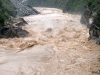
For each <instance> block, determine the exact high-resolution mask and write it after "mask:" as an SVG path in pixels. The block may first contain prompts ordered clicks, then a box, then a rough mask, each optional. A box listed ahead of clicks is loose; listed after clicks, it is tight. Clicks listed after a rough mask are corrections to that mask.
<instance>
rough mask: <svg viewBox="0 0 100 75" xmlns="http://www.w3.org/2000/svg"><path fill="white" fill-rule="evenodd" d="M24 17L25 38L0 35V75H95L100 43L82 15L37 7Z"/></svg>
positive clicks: (99, 65)
mask: <svg viewBox="0 0 100 75" xmlns="http://www.w3.org/2000/svg"><path fill="white" fill-rule="evenodd" d="M36 9H37V10H38V11H40V12H41V14H39V15H31V16H28V17H24V19H25V20H26V21H27V22H28V25H26V26H24V27H23V29H26V30H28V31H29V32H30V34H29V35H28V37H26V38H14V39H0V75H96V74H92V73H91V71H92V70H98V69H100V63H99V62H98V61H97V58H99V57H100V46H99V45H96V44H95V42H94V41H88V40H87V38H88V36H89V35H88V29H87V28H86V27H85V26H84V25H81V24H80V22H79V21H80V15H72V14H68V13H62V11H61V10H59V9H54V8H36Z"/></svg>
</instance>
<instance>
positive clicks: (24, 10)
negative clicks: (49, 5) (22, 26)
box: [10, 0, 38, 17]
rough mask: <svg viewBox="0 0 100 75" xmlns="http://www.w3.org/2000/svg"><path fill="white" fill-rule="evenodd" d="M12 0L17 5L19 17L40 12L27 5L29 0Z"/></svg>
mask: <svg viewBox="0 0 100 75" xmlns="http://www.w3.org/2000/svg"><path fill="white" fill-rule="evenodd" d="M10 1H11V3H12V4H13V5H14V6H15V7H16V14H17V17H18V16H21V17H23V16H28V15H34V14H38V12H37V11H36V10H35V9H33V8H31V7H29V6H28V5H27V0H10ZM34 10H35V11H34Z"/></svg>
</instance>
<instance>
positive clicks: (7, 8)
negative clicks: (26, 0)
mask: <svg viewBox="0 0 100 75" xmlns="http://www.w3.org/2000/svg"><path fill="white" fill-rule="evenodd" d="M14 11H15V8H14V6H13V5H12V4H11V3H10V1H9V0H0V27H2V26H4V25H5V24H4V22H5V20H6V19H7V18H8V17H9V15H11V16H14Z"/></svg>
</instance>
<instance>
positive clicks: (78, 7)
mask: <svg viewBox="0 0 100 75" xmlns="http://www.w3.org/2000/svg"><path fill="white" fill-rule="evenodd" d="M87 3H88V2H87V0H28V4H29V5H31V6H37V7H41V6H42V7H56V8H61V9H63V10H64V11H73V12H78V11H82V10H83V9H84V6H85V5H86V4H87Z"/></svg>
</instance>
